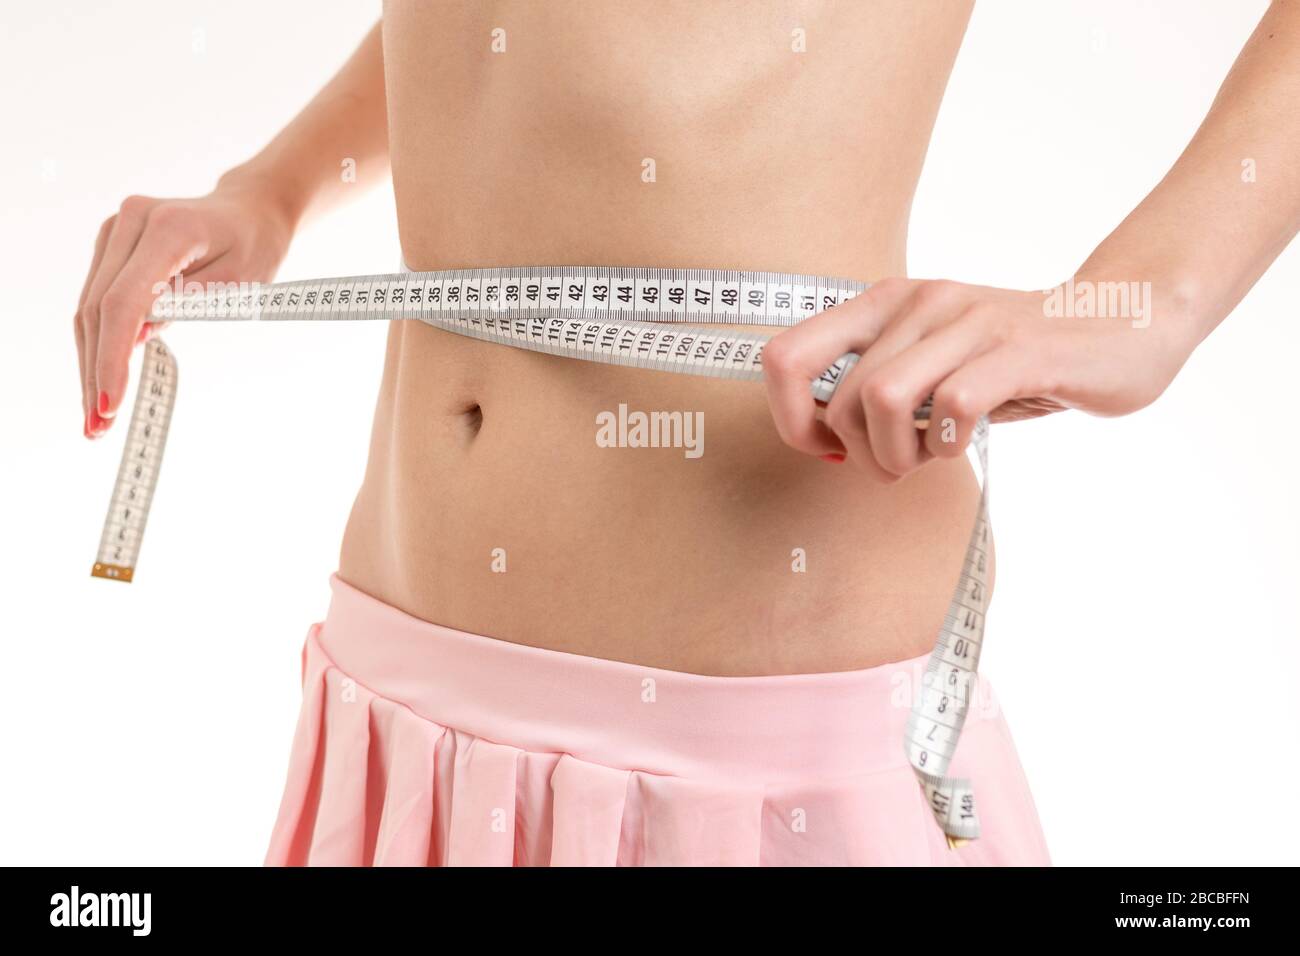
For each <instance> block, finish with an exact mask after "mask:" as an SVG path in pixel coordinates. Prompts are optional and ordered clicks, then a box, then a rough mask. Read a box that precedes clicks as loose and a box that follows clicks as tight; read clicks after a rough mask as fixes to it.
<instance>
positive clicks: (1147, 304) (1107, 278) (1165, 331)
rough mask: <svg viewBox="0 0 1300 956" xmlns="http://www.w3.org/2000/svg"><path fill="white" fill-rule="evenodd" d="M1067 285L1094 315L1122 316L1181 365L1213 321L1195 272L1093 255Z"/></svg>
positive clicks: (1208, 300) (1119, 318) (1112, 317)
mask: <svg viewBox="0 0 1300 956" xmlns="http://www.w3.org/2000/svg"><path fill="white" fill-rule="evenodd" d="M1065 286H1066V293H1065V294H1066V295H1067V296H1069V295H1070V294H1071V289H1072V290H1073V295H1074V297H1075V299H1076V301H1079V302H1084V303H1089V304H1090V305H1091V308H1093V309H1094V311H1093V313H1092V314H1093V315H1094V316H1098V317H1101V318H1105V319H1114V320H1119V321H1123V322H1124V323H1125V324H1126V325H1128V326H1130V327H1131V328H1132V330H1133V331H1134V333H1135V334H1139V335H1140V336H1141V337H1142V338H1143V339H1145V340H1146V341H1147V343H1148V344H1149V345H1150V346H1151V347H1152V349H1154V350H1155V351H1158V352H1160V353H1163V354H1164V355H1166V356H1167V357H1168V358H1169V359H1170V360H1172V361H1174V362H1176V363H1177V365H1179V366H1181V365H1182V363H1183V362H1184V361H1186V359H1187V357H1188V356H1190V355H1191V353H1192V351H1193V350H1194V349H1195V348H1196V347H1197V346H1198V345H1199V344H1200V343H1201V341H1202V340H1203V339H1204V338H1205V336H1206V335H1208V334H1209V330H1210V329H1212V328H1213V327H1214V324H1215V322H1214V320H1213V317H1212V312H1213V304H1212V302H1211V301H1210V299H1209V290H1207V289H1206V287H1205V284H1204V283H1203V282H1201V281H1200V280H1199V279H1198V278H1197V277H1195V276H1189V275H1179V274H1176V273H1166V274H1162V273H1159V272H1157V271H1156V270H1152V269H1149V268H1142V267H1138V268H1132V267H1122V266H1118V265H1115V264H1113V263H1106V264H1101V263H1094V262H1092V261H1091V260H1090V261H1089V262H1085V263H1084V264H1083V266H1081V267H1080V269H1079V270H1078V271H1077V272H1076V273H1075V274H1074V275H1073V276H1072V277H1071V278H1070V279H1069V280H1067V281H1066V283H1065ZM1081 314H1082V313H1081Z"/></svg>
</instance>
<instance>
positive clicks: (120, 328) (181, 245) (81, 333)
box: [74, 174, 296, 438]
mask: <svg viewBox="0 0 1300 956" xmlns="http://www.w3.org/2000/svg"><path fill="white" fill-rule="evenodd" d="M295 225H296V223H295V220H294V217H293V215H292V214H291V213H290V211H289V209H288V207H287V204H286V203H285V202H284V201H282V199H281V198H279V197H277V196H276V195H275V194H274V193H273V191H271V190H268V189H267V188H266V186H265V185H264V184H262V183H261V182H260V181H257V180H254V179H252V178H249V177H244V178H240V177H239V176H238V175H236V174H231V175H228V176H226V177H223V179H222V181H221V183H220V184H219V185H218V186H217V188H216V189H215V190H214V191H213V192H212V193H211V194H209V195H207V196H203V197H201V198H198V199H152V198H149V197H147V196H129V197H127V199H126V200H124V201H123V203H122V206H121V208H120V209H119V211H118V212H117V213H116V214H115V215H112V216H109V217H108V219H107V220H106V221H105V222H104V224H103V226H101V227H100V230H99V237H98V238H97V239H96V241H95V253H94V257H93V258H92V259H91V263H90V272H89V274H88V275H87V276H86V282H85V285H84V286H83V287H82V290H81V300H80V302H79V304H78V305H77V314H76V318H75V321H74V326H75V333H76V339H77V356H78V359H79V360H80V366H81V404H82V409H83V411H84V412H85V436H86V437H87V438H98V437H99V436H100V435H102V434H103V433H104V432H105V431H106V430H107V429H108V427H109V426H110V425H111V424H112V422H113V419H114V417H115V416H116V415H117V410H118V408H119V407H120V406H121V404H122V401H123V399H124V398H125V397H126V388H127V374H128V365H129V362H130V359H131V351H132V350H133V349H134V348H135V346H136V345H138V344H140V343H141V342H144V341H145V340H146V339H147V338H148V335H149V330H150V329H151V328H153V326H152V325H151V324H148V323H149V316H150V313H151V309H152V307H153V303H154V300H155V298H157V295H156V292H155V288H156V287H157V285H158V283H165V282H168V281H169V280H171V279H172V278H173V277H175V276H177V275H181V276H183V278H184V281H185V282H186V283H190V282H204V283H206V282H269V281H270V280H271V279H272V278H274V276H275V272H276V270H277V269H278V268H279V266H280V263H281V261H282V260H283V259H284V256H285V253H286V252H287V251H288V248H289V240H290V239H291V238H292V236H293V231H294V227H295Z"/></svg>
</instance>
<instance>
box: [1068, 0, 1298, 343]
mask: <svg viewBox="0 0 1300 956" xmlns="http://www.w3.org/2000/svg"><path fill="white" fill-rule="evenodd" d="M1297 103H1300V2H1296V0H1274V3H1273V4H1272V6H1271V7H1270V8H1269V9H1268V11H1267V12H1266V13H1265V15H1264V17H1263V18H1262V19H1261V21H1260V23H1259V25H1258V27H1256V29H1255V32H1254V33H1253V34H1252V35H1251V37H1250V39H1249V41H1247V43H1246V45H1245V47H1244V48H1243V49H1242V51H1241V54H1240V55H1239V56H1238V58H1237V61H1236V63H1235V64H1234V65H1233V68H1232V70H1231V72H1230V73H1229V74H1228V76H1227V78H1226V79H1225V80H1224V83H1223V86H1222V87H1221V88H1220V90H1219V94H1218V96H1216V97H1215V100H1214V103H1213V105H1212V106H1211V108H1210V111H1209V113H1208V114H1207V116H1206V118H1205V120H1204V122H1203V123H1202V124H1201V127H1200V129H1199V130H1198V131H1197V133H1196V135H1195V137H1194V138H1193V139H1192V141H1191V143H1190V144H1189V145H1188V146H1187V148H1186V150H1184V152H1183V154H1182V156H1181V157H1180V158H1179V159H1178V162H1177V163H1176V164H1175V165H1174V166H1173V168H1172V169H1171V170H1170V171H1169V173H1168V174H1167V175H1166V176H1165V178H1164V179H1163V180H1162V181H1161V182H1160V184H1159V185H1158V186H1157V187H1156V188H1155V189H1154V190H1153V191H1152V192H1151V194H1150V195H1148V196H1147V197H1146V199H1145V200H1144V201H1143V202H1142V203H1141V205H1139V206H1138V207H1137V209H1135V210H1134V211H1133V212H1132V213H1131V214H1130V215H1129V216H1128V218H1126V219H1125V220H1124V222H1123V223H1121V224H1120V226H1119V227H1118V228H1117V229H1116V230H1115V231H1114V232H1113V233H1111V235H1110V236H1109V237H1107V238H1106V240H1105V241H1104V242H1103V243H1102V244H1101V245H1100V246H1099V247H1098V248H1097V249H1096V251H1094V252H1093V254H1092V255H1091V256H1090V257H1089V258H1088V260H1087V261H1086V262H1085V263H1084V264H1083V265H1082V266H1081V267H1080V268H1079V270H1078V273H1077V274H1076V279H1089V280H1094V281H1112V282H1117V281H1123V282H1150V283H1151V287H1150V288H1151V290H1152V292H1151V295H1152V298H1153V300H1154V301H1153V302H1151V303H1149V305H1150V308H1151V313H1150V315H1151V317H1152V326H1153V328H1154V329H1155V331H1156V333H1157V334H1158V335H1162V336H1163V337H1167V338H1168V340H1169V341H1171V342H1172V343H1174V344H1175V346H1176V347H1177V348H1179V349H1180V350H1181V351H1184V352H1190V351H1191V350H1192V349H1193V348H1195V346H1196V345H1197V344H1198V343H1199V342H1200V341H1201V340H1202V339H1204V338H1205V337H1206V336H1207V335H1209V334H1210V332H1212V331H1213V330H1214V328H1215V326H1217V325H1218V324H1219V322H1221V321H1222V320H1223V319H1224V317H1226V316H1227V315H1228V313H1229V312H1231V311H1232V309H1233V308H1234V307H1235V306H1236V305H1237V303H1238V302H1239V301H1240V300H1241V299H1242V297H1243V296H1244V295H1245V294H1246V292H1247V291H1249V289H1250V287H1251V286H1252V285H1254V283H1255V281H1256V280H1257V279H1258V278H1259V277H1260V276H1261V275H1263V273H1264V271H1265V270H1266V269H1267V268H1268V267H1269V265H1270V264H1271V263H1272V262H1273V260H1274V259H1275V258H1276V257H1277V256H1278V254H1279V253H1281V251H1282V250H1283V249H1284V248H1285V247H1286V245H1287V243H1289V242H1290V241H1291V239H1292V238H1293V237H1294V236H1295V234H1296V232H1297V230H1298V229H1300V163H1297V159H1296V157H1297V155H1300V110H1297V108H1296V104H1297Z"/></svg>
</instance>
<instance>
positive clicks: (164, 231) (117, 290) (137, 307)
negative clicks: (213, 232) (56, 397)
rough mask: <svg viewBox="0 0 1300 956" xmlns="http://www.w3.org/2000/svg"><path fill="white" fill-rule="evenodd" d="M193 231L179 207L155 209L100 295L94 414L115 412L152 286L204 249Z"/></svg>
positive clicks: (155, 290) (153, 295)
mask: <svg viewBox="0 0 1300 956" xmlns="http://www.w3.org/2000/svg"><path fill="white" fill-rule="evenodd" d="M199 235H200V233H199V232H198V229H197V227H196V226H195V225H194V224H193V223H192V222H191V221H190V220H189V219H188V213H186V212H185V211H184V210H183V209H178V208H177V207H170V206H160V207H158V208H157V209H156V210H155V211H154V212H153V214H152V215H151V216H150V217H149V219H148V222H147V223H146V225H145V228H144V231H143V232H142V233H141V234H140V239H139V241H138V242H137V243H136V246H135V249H134V250H133V251H132V253H131V256H130V258H129V259H128V260H127V261H126V263H125V264H124V265H123V266H122V269H121V271H120V272H119V273H118V275H117V278H116V279H114V280H113V283H112V284H111V285H110V286H109V287H108V291H106V292H105V293H104V298H103V301H102V302H101V303H100V323H99V352H98V355H97V359H96V378H97V379H98V382H99V391H100V402H101V406H100V409H99V413H100V414H101V415H103V416H105V417H106V418H112V417H113V416H114V415H116V414H117V409H118V407H119V406H120V405H121V403H122V400H123V399H124V398H125V397H126V386H127V375H128V373H129V369H130V361H131V350H132V348H134V347H135V344H136V342H137V341H138V340H139V336H140V330H141V327H142V325H143V324H144V322H145V319H146V318H148V316H149V315H150V310H151V307H152V305H153V302H154V300H155V299H156V298H157V297H158V292H159V290H158V285H159V284H160V283H165V282H166V281H167V280H168V279H170V278H171V277H172V276H174V275H176V274H177V273H179V272H180V271H181V270H182V269H183V268H184V267H185V266H186V265H187V264H188V263H190V262H193V261H194V260H195V259H197V258H199V257H200V256H201V255H203V254H204V253H205V252H206V251H207V249H206V246H207V243H206V241H205V240H204V239H201V238H198V236H199Z"/></svg>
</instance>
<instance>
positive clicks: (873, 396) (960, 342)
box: [859, 310, 998, 477]
mask: <svg viewBox="0 0 1300 956" xmlns="http://www.w3.org/2000/svg"><path fill="white" fill-rule="evenodd" d="M997 344H998V342H997V341H996V340H992V339H991V338H990V325H989V323H988V322H987V321H986V320H985V318H984V316H983V314H982V313H981V312H979V311H977V310H968V311H967V312H966V313H963V317H962V318H960V319H958V320H957V321H956V322H951V323H949V324H947V325H943V326H940V327H939V328H938V329H937V330H935V331H934V332H932V333H931V334H930V335H927V336H926V337H924V338H922V339H921V340H920V341H919V342H917V343H916V344H914V345H913V346H912V347H911V348H909V349H906V350H904V351H903V352H901V353H899V354H898V355H896V356H894V357H893V358H892V359H890V360H889V361H887V362H885V363H884V364H883V365H881V366H879V367H878V368H876V369H874V370H872V371H870V372H868V373H867V375H866V376H865V379H864V381H863V383H862V387H861V391H860V393H859V394H860V396H861V400H862V408H863V414H864V416H865V418H866V421H867V437H868V441H869V443H870V446H871V454H872V455H874V456H875V460H876V461H877V463H879V465H880V467H881V468H882V469H884V470H885V471H887V472H889V473H890V474H892V475H895V476H897V477H902V476H903V475H905V474H907V473H908V472H911V471H914V470H915V469H917V468H918V467H920V466H921V465H923V464H924V463H925V462H926V461H929V460H930V458H932V457H934V453H933V452H932V451H930V450H929V448H928V447H927V445H928V439H927V436H926V435H925V433H924V432H923V431H922V430H920V429H918V428H917V427H916V414H915V413H916V409H917V408H919V407H920V406H921V404H922V403H924V402H925V400H926V399H927V398H928V397H929V396H930V394H931V393H932V392H933V391H934V389H935V388H936V387H937V386H938V385H939V383H940V382H942V381H944V379H946V378H948V377H949V376H950V375H952V373H953V372H955V371H956V370H957V369H959V368H961V367H962V366H963V365H964V364H965V363H966V362H968V361H970V360H971V359H972V358H974V357H975V356H978V355H980V354H982V353H983V352H986V351H988V350H989V349H990V348H993V347H995V346H996V345H997Z"/></svg>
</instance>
